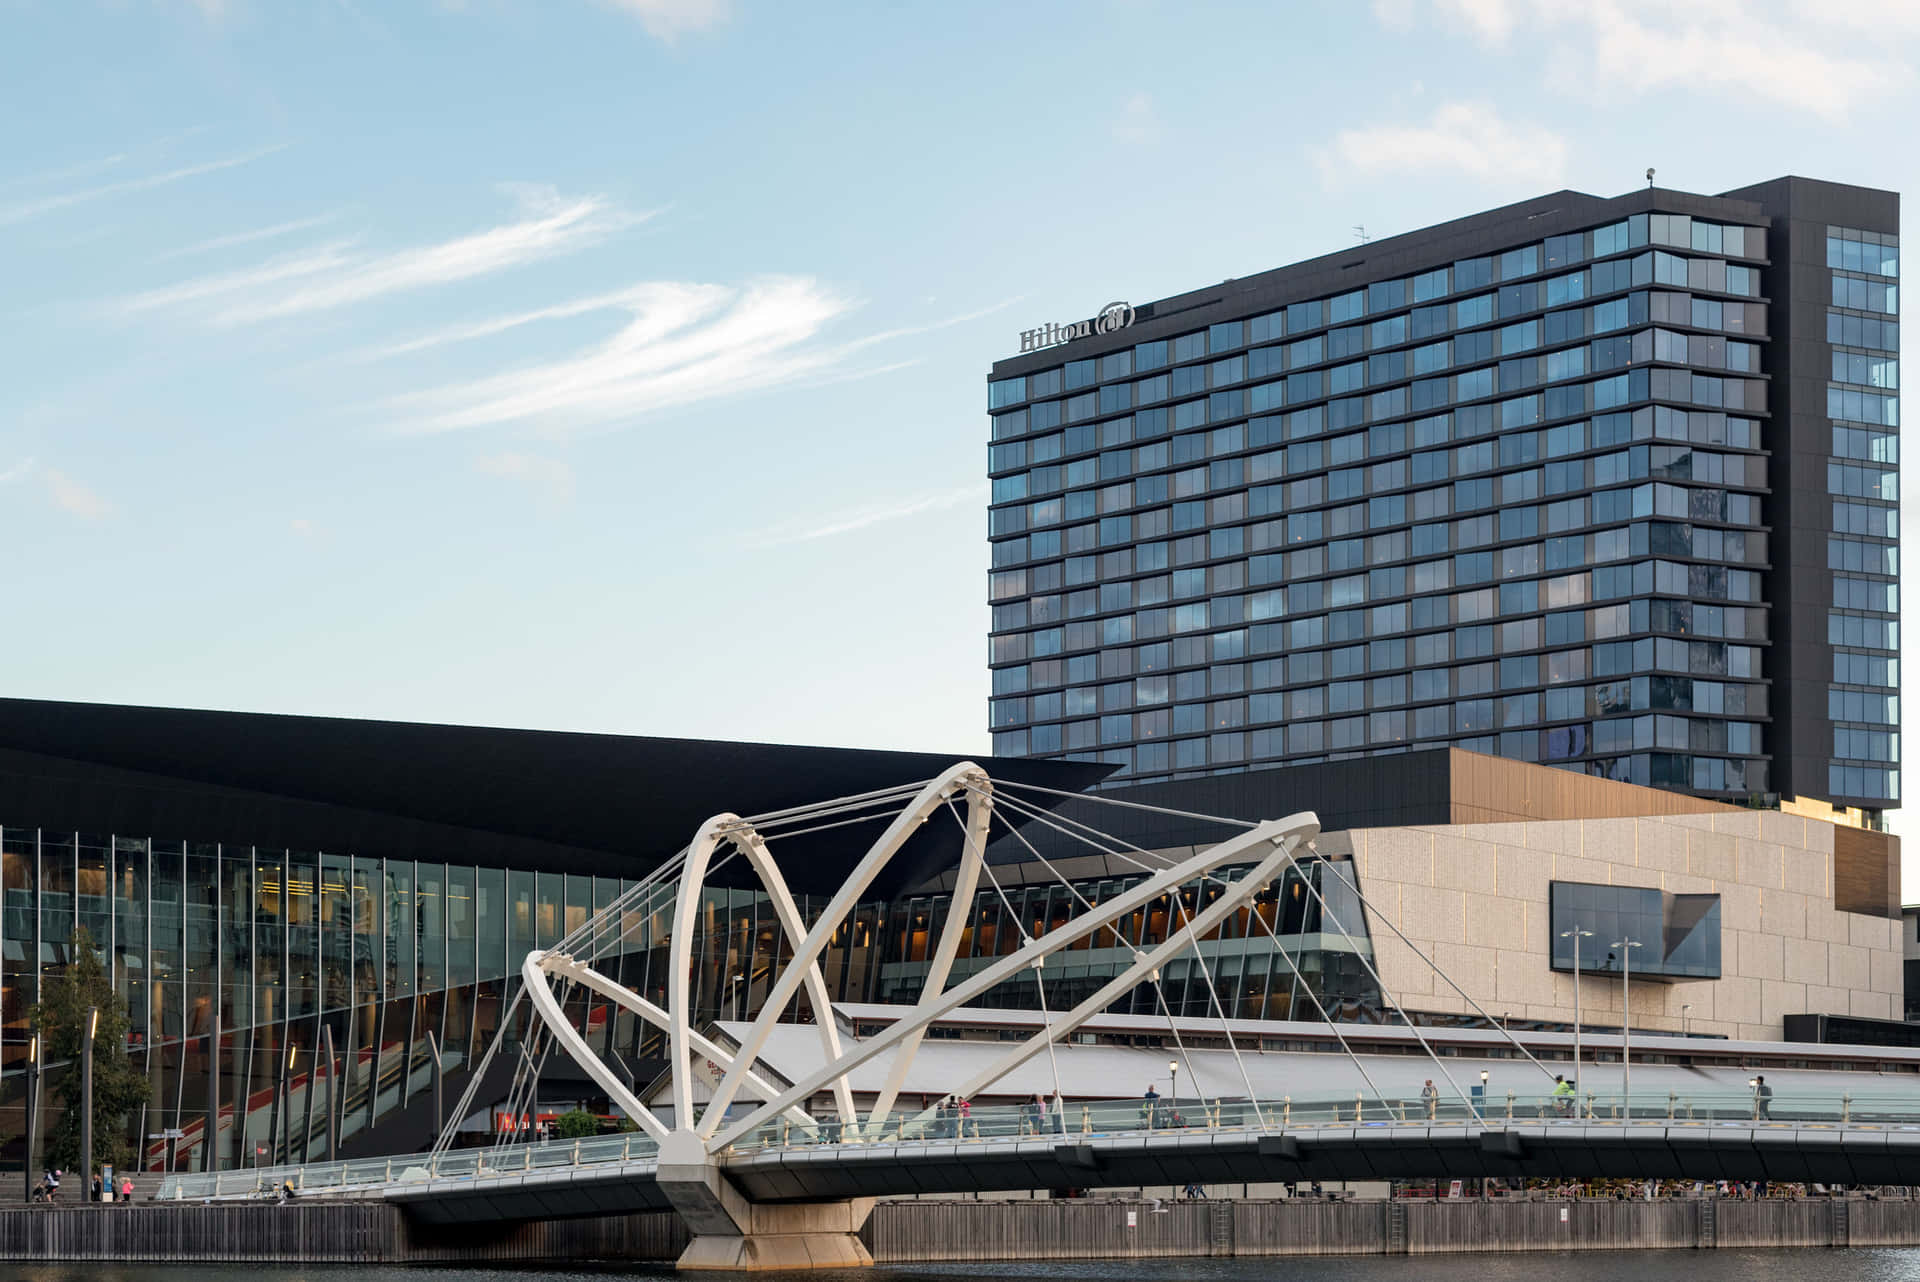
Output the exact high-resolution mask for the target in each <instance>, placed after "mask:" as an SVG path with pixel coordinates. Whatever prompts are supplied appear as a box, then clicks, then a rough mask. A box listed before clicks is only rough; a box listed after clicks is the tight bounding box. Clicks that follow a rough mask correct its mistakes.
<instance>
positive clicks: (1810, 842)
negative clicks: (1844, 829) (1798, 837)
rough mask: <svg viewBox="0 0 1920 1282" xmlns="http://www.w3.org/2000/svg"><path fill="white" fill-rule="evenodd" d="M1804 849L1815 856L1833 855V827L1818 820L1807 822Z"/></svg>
mask: <svg viewBox="0 0 1920 1282" xmlns="http://www.w3.org/2000/svg"><path fill="white" fill-rule="evenodd" d="M1805 845H1806V848H1807V849H1808V850H1811V851H1813V852H1814V853H1815V854H1817V855H1831V854H1832V853H1833V825H1832V824H1830V823H1823V822H1821V821H1820V820H1818V819H1809V820H1807V836H1806V842H1805Z"/></svg>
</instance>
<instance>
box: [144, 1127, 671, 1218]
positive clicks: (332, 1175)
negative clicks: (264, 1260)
mask: <svg viewBox="0 0 1920 1282" xmlns="http://www.w3.org/2000/svg"><path fill="white" fill-rule="evenodd" d="M658 1148H659V1146H658V1145H657V1144H655V1143H654V1142H653V1141H652V1140H651V1139H649V1138H648V1137H647V1136H645V1135H640V1134H637V1133H635V1134H625V1135H598V1136H593V1137H591V1138H588V1139H578V1140H548V1141H546V1142H544V1143H538V1144H513V1145H507V1146H505V1147H501V1148H468V1149H449V1150H448V1151H447V1152H445V1153H441V1154H440V1155H438V1156H437V1157H436V1156H432V1155H429V1154H426V1153H405V1154H399V1155H396V1156H394V1157H369V1158H357V1159H353V1160H350V1161H344V1162H314V1163H311V1164H309V1165H306V1166H266V1167H248V1168H246V1169H244V1170H238V1171H208V1172H202V1173H198V1174H182V1175H169V1176H167V1177H166V1178H165V1179H164V1180H162V1181H161V1184H160V1192H159V1193H158V1194H157V1195H156V1196H157V1197H158V1199H159V1200H161V1201H173V1200H179V1201H193V1202H200V1201H207V1200H214V1201H228V1200H234V1199H247V1198H271V1197H275V1196H278V1192H279V1190H280V1188H281V1187H282V1186H283V1185H285V1184H291V1185H292V1186H293V1188H294V1192H295V1193H297V1194H299V1195H302V1196H314V1195H325V1194H327V1193H343V1192H346V1191H348V1190H351V1189H354V1188H366V1187H370V1186H377V1185H386V1184H409V1183H415V1182H418V1181H422V1180H471V1179H476V1178H480V1177H482V1176H487V1175H506V1174H520V1173H524V1172H527V1171H538V1170H546V1169H550V1168H555V1167H569V1166H588V1165H600V1164H605V1163H619V1162H637V1161H645V1160H647V1159H649V1158H651V1157H653V1155H654V1153H655V1152H656V1151H657V1150H658Z"/></svg>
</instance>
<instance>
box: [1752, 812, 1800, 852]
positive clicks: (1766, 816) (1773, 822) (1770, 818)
mask: <svg viewBox="0 0 1920 1282" xmlns="http://www.w3.org/2000/svg"><path fill="white" fill-rule="evenodd" d="M1759 813H1760V840H1762V841H1771V842H1773V843H1775V844H1776V845H1781V846H1804V845H1805V844H1806V841H1807V820H1806V819H1805V818H1804V817H1803V816H1801V815H1790V814H1787V813H1786V812H1785V811H1781V810H1762V811H1760V812H1759Z"/></svg>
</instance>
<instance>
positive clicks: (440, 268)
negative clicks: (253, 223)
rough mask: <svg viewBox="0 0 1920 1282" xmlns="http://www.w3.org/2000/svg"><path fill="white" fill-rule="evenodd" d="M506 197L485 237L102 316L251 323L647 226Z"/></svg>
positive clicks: (189, 286) (146, 300)
mask: <svg viewBox="0 0 1920 1282" xmlns="http://www.w3.org/2000/svg"><path fill="white" fill-rule="evenodd" d="M512 190H513V191H514V193H515V195H517V196H518V197H519V200H520V204H521V209H520V215H521V216H520V217H519V218H518V219H516V220H515V221H513V222H508V223H502V224H500V225H499V226H496V227H490V228H488V229H487V230H485V231H480V232H474V233H472V234H470V235H465V236H458V237H455V238H453V239H451V240H445V241H439V242H436V243H434V244H429V245H418V246H414V247H412V248H410V249H402V250H395V251H391V252H388V253H365V252H349V251H350V249H351V246H350V245H347V244H334V245H324V246H320V247H317V248H315V249H310V250H303V251H298V252H296V253H293V254H290V255H283V256H281V257H278V258H274V259H269V260H268V261H266V262H263V263H260V264H258V265H257V266H254V267H250V268H247V269H244V270H241V271H236V272H226V273H220V274H216V275H209V276H201V277H196V278H193V279H189V280H185V281H179V282H176V283H175V284H172V285H167V286H163V287H161V288H159V289H152V290H147V291H144V292H142V293H139V294H134V295H131V296H129V297H127V298H123V299H120V300H118V301H117V302H115V303H113V304H111V305H110V310H113V311H117V312H120V313H122V314H131V313H137V312H144V311H152V310H154V309H156V308H170V307H180V306H183V305H194V306H196V307H198V308H199V310H200V312H201V319H203V320H205V321H207V322H208V323H210V324H214V325H245V324H255V323H258V322H260V321H268V320H278V319H283V318H285V317H289V316H297V315H302V314H305V313H309V312H319V311H327V310H331V309H333V308H338V307H347V306H352V305H354V304H357V303H364V302H368V301H370V300H373V299H376V298H382V297H385V296H387V295H390V294H398V293H403V292H407V291H410V290H417V289H425V288H429V287H432V286H436V285H449V284H453V283H455V282H457V281H463V280H470V279H473V278H475V277H478V276H487V275H491V274H493V273H495V272H501V271H506V270H508V269H510V268H514V267H520V266H524V265H526V264H528V263H533V262H537V261H539V260H541V259H545V258H551V257H553V256H555V255H558V254H563V253H568V252H571V251H574V250H577V249H581V248H584V247H586V246H588V245H592V244H596V243H598V242H599V241H601V240H604V239H605V238H606V237H607V236H609V235H611V234H613V233H614V232H615V231H618V230H620V229H621V228H625V227H630V226H632V225H633V224H634V223H636V222H639V221H642V220H644V219H645V218H648V217H651V215H650V214H629V213H625V212H623V211H621V210H619V209H617V208H615V207H614V205H613V204H612V202H610V201H608V200H606V199H605V198H603V197H599V196H586V197H579V198H573V199H563V198H562V197H560V196H558V195H557V194H555V193H554V192H553V191H552V190H551V189H548V188H532V187H520V188H513V189H512Z"/></svg>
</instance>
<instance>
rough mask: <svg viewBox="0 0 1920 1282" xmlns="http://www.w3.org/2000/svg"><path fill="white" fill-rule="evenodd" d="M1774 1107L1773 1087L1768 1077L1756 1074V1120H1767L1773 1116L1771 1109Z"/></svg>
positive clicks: (1754, 1095)
mask: <svg viewBox="0 0 1920 1282" xmlns="http://www.w3.org/2000/svg"><path fill="white" fill-rule="evenodd" d="M1772 1107H1773V1087H1771V1086H1769V1085H1767V1079H1766V1078H1764V1077H1759V1076H1756V1077H1755V1078H1754V1079H1753V1117H1754V1120H1755V1121H1758V1122H1765V1121H1768V1120H1770V1119H1771V1118H1772V1116H1773V1114H1772V1113H1771V1112H1769V1110H1770V1109H1771V1108H1772Z"/></svg>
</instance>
